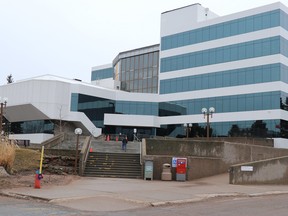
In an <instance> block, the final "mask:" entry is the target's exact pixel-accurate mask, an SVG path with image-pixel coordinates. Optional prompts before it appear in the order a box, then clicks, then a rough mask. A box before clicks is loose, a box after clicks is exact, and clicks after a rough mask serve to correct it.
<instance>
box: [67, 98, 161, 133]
mask: <svg viewBox="0 0 288 216" xmlns="http://www.w3.org/2000/svg"><path fill="white" fill-rule="evenodd" d="M71 111H78V112H83V113H85V115H86V116H87V117H88V118H89V119H90V120H91V121H92V122H93V124H94V125H95V126H96V127H98V128H102V130H103V133H116V132H118V133H123V134H128V133H127V131H126V130H128V129H127V128H129V127H117V126H105V125H104V114H105V113H116V114H127V115H133V114H134V115H137V114H138V115H154V116H158V103H152V102H131V101H115V100H109V99H105V98H99V97H94V96H89V95H83V94H77V93H73V94H72V95H71ZM125 128H126V129H125ZM133 129H134V127H131V128H129V135H130V136H131V135H133ZM137 130H139V131H138V132H141V131H142V132H145V131H146V130H148V131H150V132H153V131H154V130H153V128H144V127H143V128H139V127H137ZM121 131H122V132H121ZM149 134H150V133H149Z"/></svg>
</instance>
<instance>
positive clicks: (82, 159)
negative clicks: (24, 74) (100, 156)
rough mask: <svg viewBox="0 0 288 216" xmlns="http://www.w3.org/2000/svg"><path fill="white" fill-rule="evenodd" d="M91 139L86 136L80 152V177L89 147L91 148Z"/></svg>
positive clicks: (82, 173)
mask: <svg viewBox="0 0 288 216" xmlns="http://www.w3.org/2000/svg"><path fill="white" fill-rule="evenodd" d="M91 138H92V136H87V137H86V138H85V141H84V144H83V147H82V149H81V152H80V158H79V175H80V176H83V175H84V170H85V166H86V161H87V158H88V154H89V150H90V146H91Z"/></svg>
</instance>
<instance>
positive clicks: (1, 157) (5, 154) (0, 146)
mask: <svg viewBox="0 0 288 216" xmlns="http://www.w3.org/2000/svg"><path fill="white" fill-rule="evenodd" d="M14 160H15V145H14V144H10V143H9V141H8V140H0V166H3V167H4V168H5V169H6V171H7V172H8V173H11V170H12V166H13V163H14Z"/></svg>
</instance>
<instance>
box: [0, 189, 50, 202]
mask: <svg viewBox="0 0 288 216" xmlns="http://www.w3.org/2000/svg"><path fill="white" fill-rule="evenodd" d="M0 196H5V197H12V198H16V199H24V200H39V201H45V202H49V201H50V200H51V199H48V198H43V197H36V196H31V195H23V194H17V193H9V192H8V193H5V192H2V191H0Z"/></svg>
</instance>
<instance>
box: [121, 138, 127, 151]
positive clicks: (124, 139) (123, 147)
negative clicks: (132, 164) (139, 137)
mask: <svg viewBox="0 0 288 216" xmlns="http://www.w3.org/2000/svg"><path fill="white" fill-rule="evenodd" d="M127 143H128V139H127V136H125V137H124V138H123V139H122V150H124V151H125V152H126V149H127Z"/></svg>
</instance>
